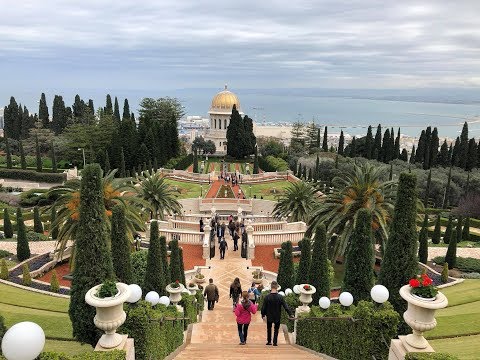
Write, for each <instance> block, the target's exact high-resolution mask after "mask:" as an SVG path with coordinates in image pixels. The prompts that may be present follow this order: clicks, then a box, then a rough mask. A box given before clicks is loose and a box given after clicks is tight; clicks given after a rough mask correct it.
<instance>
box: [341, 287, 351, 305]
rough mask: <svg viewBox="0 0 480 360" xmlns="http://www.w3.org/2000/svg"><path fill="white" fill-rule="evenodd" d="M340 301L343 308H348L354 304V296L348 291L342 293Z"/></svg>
mask: <svg viewBox="0 0 480 360" xmlns="http://www.w3.org/2000/svg"><path fill="white" fill-rule="evenodd" d="M338 300H339V301H340V304H342V305H343V306H347V307H348V306H350V305H352V304H353V296H352V294H350V293H349V292H347V291H345V292H342V293H341V294H340V296H339V297H338Z"/></svg>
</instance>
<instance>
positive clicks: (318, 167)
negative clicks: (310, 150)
mask: <svg viewBox="0 0 480 360" xmlns="http://www.w3.org/2000/svg"><path fill="white" fill-rule="evenodd" d="M319 175H320V158H319V157H318V154H317V159H316V160H315V171H314V177H313V180H314V181H315V182H316V181H318V177H319Z"/></svg>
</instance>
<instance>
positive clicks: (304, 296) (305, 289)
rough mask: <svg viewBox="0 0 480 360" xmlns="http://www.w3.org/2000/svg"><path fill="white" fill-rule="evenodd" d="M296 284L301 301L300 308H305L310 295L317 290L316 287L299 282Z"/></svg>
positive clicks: (308, 302) (310, 297) (310, 299)
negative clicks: (299, 283)
mask: <svg viewBox="0 0 480 360" xmlns="http://www.w3.org/2000/svg"><path fill="white" fill-rule="evenodd" d="M298 286H299V289H300V302H301V303H302V308H303V309H305V310H306V309H308V305H309V304H310V303H311V302H312V295H313V294H315V293H316V292H317V289H315V286H312V285H310V284H301V285H298Z"/></svg>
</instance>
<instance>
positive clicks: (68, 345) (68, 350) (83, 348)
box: [43, 339, 93, 355]
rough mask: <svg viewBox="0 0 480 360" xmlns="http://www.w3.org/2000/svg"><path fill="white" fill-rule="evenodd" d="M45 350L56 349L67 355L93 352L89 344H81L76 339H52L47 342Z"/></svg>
mask: <svg viewBox="0 0 480 360" xmlns="http://www.w3.org/2000/svg"><path fill="white" fill-rule="evenodd" d="M43 351H55V352H59V353H64V354H67V355H78V354H81V353H84V352H93V348H92V347H91V346H90V345H88V344H83V345H82V344H80V343H79V342H76V341H62V340H50V339H47V341H46V342H45V348H44V349H43Z"/></svg>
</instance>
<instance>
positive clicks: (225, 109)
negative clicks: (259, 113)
mask: <svg viewBox="0 0 480 360" xmlns="http://www.w3.org/2000/svg"><path fill="white" fill-rule="evenodd" d="M233 105H236V107H237V110H238V112H239V113H240V115H241V116H242V117H243V115H244V114H243V112H242V109H241V107H240V100H238V97H237V95H235V94H234V93H233V92H231V91H229V90H227V85H225V89H224V90H223V91H220V92H219V93H218V94H217V95H215V96H214V97H213V99H212V104H211V106H210V110H209V111H208V113H209V115H210V129H209V130H207V132H206V133H205V141H208V140H212V141H213V143H214V144H215V146H216V148H217V151H216V153H217V154H226V153H227V128H228V125H229V124H230V116H231V115H232V108H233Z"/></svg>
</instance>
